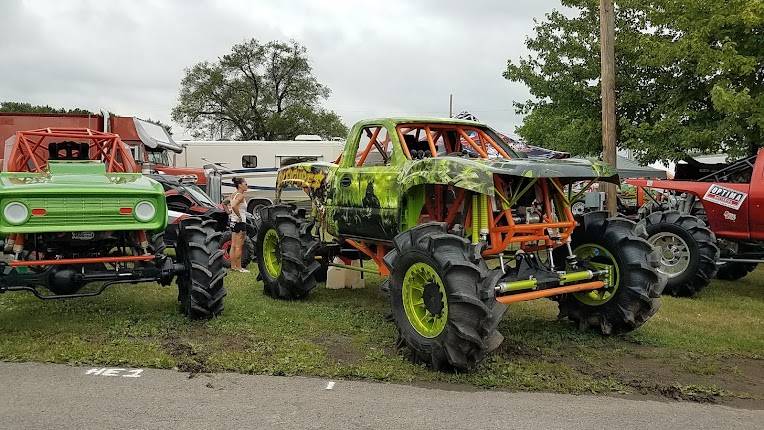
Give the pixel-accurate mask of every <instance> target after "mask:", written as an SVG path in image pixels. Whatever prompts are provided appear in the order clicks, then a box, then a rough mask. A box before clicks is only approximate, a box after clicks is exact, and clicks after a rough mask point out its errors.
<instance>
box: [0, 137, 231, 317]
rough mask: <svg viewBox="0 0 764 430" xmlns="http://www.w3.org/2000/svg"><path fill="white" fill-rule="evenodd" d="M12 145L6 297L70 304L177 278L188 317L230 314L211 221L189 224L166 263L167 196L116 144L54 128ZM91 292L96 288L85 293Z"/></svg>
mask: <svg viewBox="0 0 764 430" xmlns="http://www.w3.org/2000/svg"><path fill="white" fill-rule="evenodd" d="M11 139H15V141H12V142H10V143H11V146H10V153H9V150H8V149H6V156H7V159H6V160H5V164H4V169H3V172H2V173H0V208H1V210H2V212H1V214H2V217H0V238H1V239H2V243H3V247H2V252H1V253H0V268H1V269H2V276H0V293H4V292H7V291H29V292H32V293H33V294H34V295H35V296H37V297H38V298H40V299H45V300H47V299H65V298H75V297H88V296H95V295H98V294H100V293H101V292H103V291H104V290H105V289H106V288H107V287H109V286H110V285H114V284H125V283H130V284H137V283H142V282H159V283H161V284H162V285H169V284H170V283H171V282H172V280H173V279H174V278H176V281H177V284H178V289H179V294H178V300H179V302H180V303H181V309H182V311H183V312H184V313H185V314H186V315H188V316H189V317H191V318H205V317H211V316H214V315H217V314H219V313H220V312H221V311H222V310H223V297H224V296H225V294H226V292H225V289H224V288H223V277H224V276H225V269H224V267H223V251H222V250H220V249H219V248H220V243H219V241H220V236H221V233H218V232H215V231H214V229H213V228H212V225H211V223H214V221H205V220H202V219H200V218H197V217H188V218H186V219H185V220H184V221H183V222H182V223H181V225H180V227H179V233H178V238H177V245H176V247H175V248H176V258H175V259H173V258H170V257H169V256H167V255H165V253H164V249H165V245H164V242H163V238H162V232H163V231H164V229H165V227H166V225H167V203H166V201H165V195H164V190H163V189H162V186H161V185H160V184H159V183H157V182H156V181H154V180H152V179H150V178H148V177H147V176H144V175H142V174H141V173H140V169H139V168H138V166H137V165H136V164H135V161H134V160H133V158H132V155H131V154H130V151H129V150H128V149H127V146H126V145H125V144H124V143H123V142H122V140H120V138H119V136H117V135H115V134H111V133H102V132H98V131H93V130H89V129H71V128H69V129H51V128H47V129H40V130H31V131H23V132H18V133H16V136H15V137H14V138H11ZM6 148H8V146H6ZM90 284H95V285H96V287H95V288H89V289H88V288H85V287H86V286H89V285H90ZM44 290H47V291H44Z"/></svg>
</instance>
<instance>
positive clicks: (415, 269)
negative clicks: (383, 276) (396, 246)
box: [402, 262, 448, 338]
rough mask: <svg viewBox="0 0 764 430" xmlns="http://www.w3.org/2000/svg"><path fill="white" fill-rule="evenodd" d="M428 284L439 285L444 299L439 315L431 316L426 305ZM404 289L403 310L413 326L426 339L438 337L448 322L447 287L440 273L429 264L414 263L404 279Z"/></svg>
mask: <svg viewBox="0 0 764 430" xmlns="http://www.w3.org/2000/svg"><path fill="white" fill-rule="evenodd" d="M428 284H435V285H437V286H438V291H439V292H440V296H441V297H442V298H443V310H442V311H440V314H438V315H433V314H431V313H430V311H429V310H427V307H426V306H425V303H424V289H425V286H426V285H428ZM402 289H403V309H404V310H405V311H406V317H407V318H408V320H409V323H411V326H412V327H414V330H416V331H417V333H419V334H420V335H422V336H424V337H426V338H434V337H437V336H438V335H439V334H440V333H441V332H442V331H443V329H444V328H446V322H447V321H448V300H447V297H446V287H444V286H443V281H442V280H441V279H440V276H438V272H436V271H435V269H433V268H432V266H430V265H429V264H427V263H421V262H420V263H414V264H412V265H411V267H409V269H408V270H407V271H406V275H405V276H404V277H403V288H402Z"/></svg>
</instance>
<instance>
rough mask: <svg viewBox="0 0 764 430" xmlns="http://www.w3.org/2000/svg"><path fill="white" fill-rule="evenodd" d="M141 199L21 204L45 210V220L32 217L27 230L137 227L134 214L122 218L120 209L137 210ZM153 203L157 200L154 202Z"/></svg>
mask: <svg viewBox="0 0 764 430" xmlns="http://www.w3.org/2000/svg"><path fill="white" fill-rule="evenodd" d="M139 200H145V199H139V198H135V197H126V198H125V197H75V196H67V197H65V198H59V197H32V198H23V199H21V200H20V201H22V202H24V203H25V204H27V207H28V208H29V210H30V211H31V210H32V209H35V208H43V209H45V210H46V211H47V213H46V214H45V215H44V216H31V217H29V221H27V222H26V224H24V226H26V227H36V226H53V225H58V226H67V225H81V226H87V225H93V226H97V225H107V224H108V225H114V224H124V225H128V224H135V223H137V221H136V220H135V218H134V217H133V215H132V213H130V214H126V215H122V214H120V213H119V208H127V207H129V208H131V209H132V208H134V207H135V204H136V203H138V201H139ZM150 200H152V201H153V199H150Z"/></svg>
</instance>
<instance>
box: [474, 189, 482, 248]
mask: <svg viewBox="0 0 764 430" xmlns="http://www.w3.org/2000/svg"><path fill="white" fill-rule="evenodd" d="M479 208H480V204H479V201H478V196H476V195H473V196H472V244H473V245H477V243H478V241H479V237H478V235H479V232H480V209H479Z"/></svg>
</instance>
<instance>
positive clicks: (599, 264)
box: [573, 243, 620, 306]
mask: <svg viewBox="0 0 764 430" xmlns="http://www.w3.org/2000/svg"><path fill="white" fill-rule="evenodd" d="M573 253H574V254H576V257H577V258H578V260H579V261H586V262H587V265H588V266H589V267H591V268H593V269H597V270H607V271H608V272H609V275H608V277H607V279H604V281H605V284H606V285H605V288H600V289H598V290H591V291H582V292H580V293H574V294H573V297H575V298H576V300H578V301H579V302H581V303H583V304H585V305H590V306H599V305H604V304H605V303H607V302H608V301H610V299H612V298H613V296H615V292H616V291H618V285H619V283H620V272H619V270H618V262H617V261H616V259H615V257H614V256H613V254H611V253H610V251H608V250H607V249H605V248H603V247H602V246H600V245H596V244H593V243H586V244H583V245H581V246H579V247H577V248H576V249H574V250H573Z"/></svg>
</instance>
